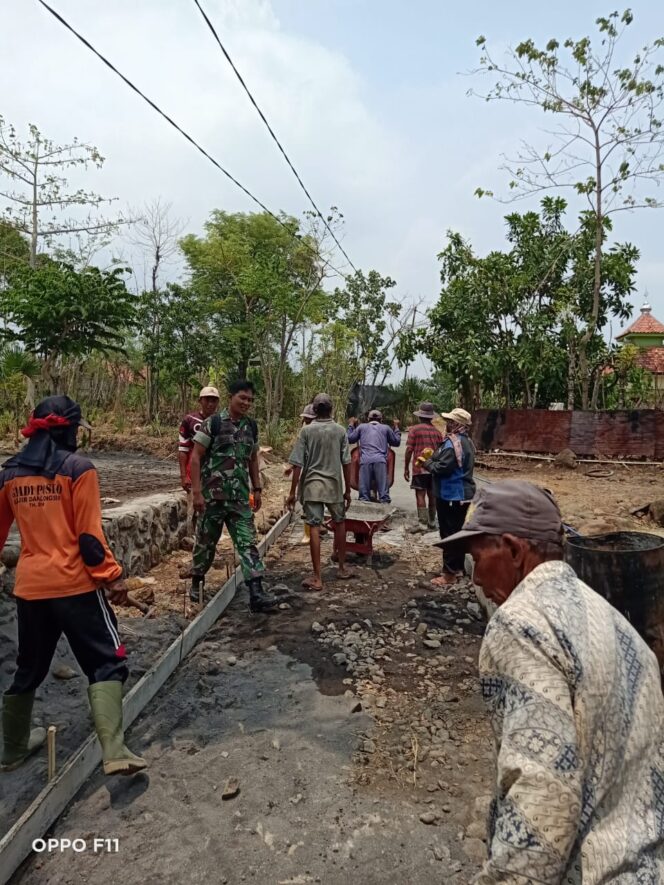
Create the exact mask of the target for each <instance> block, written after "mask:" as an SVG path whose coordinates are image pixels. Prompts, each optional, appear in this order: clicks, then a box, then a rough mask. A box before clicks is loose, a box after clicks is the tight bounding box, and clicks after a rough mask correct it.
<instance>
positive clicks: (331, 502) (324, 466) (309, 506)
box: [288, 393, 352, 590]
mask: <svg viewBox="0 0 664 885" xmlns="http://www.w3.org/2000/svg"><path fill="white" fill-rule="evenodd" d="M312 405H313V410H314V413H315V415H316V418H315V420H314V421H312V422H311V424H309V425H308V426H306V427H303V428H302V430H301V431H300V435H299V436H298V438H297V442H296V443H295V447H294V449H293V451H292V453H291V456H290V458H289V459H288V460H289V462H290V464H291V465H292V467H293V475H292V479H291V490H290V495H289V497H288V506H289V507H290V509H291V510H292V509H293V508H294V507H295V501H296V497H297V492H298V487H299V498H300V501H301V502H302V506H303V508H304V521H305V523H306V524H307V525H308V526H309V545H310V549H311V563H312V565H313V572H314V573H313V575H312V576H311V577H310V578H305V580H304V581H302V586H303V587H304V589H305V590H322V589H323V580H322V577H321V565H320V527H321V525H322V523H323V518H324V516H325V508H326V507H327V509H328V511H329V513H330V516H331V517H332V521H333V522H334V546H335V550H336V553H337V556H338V559H339V572H338V577H339V578H342V579H347V578H350V577H351V576H352V575H351V573H350V572H349V571H348V570H347V569H346V522H345V519H346V510H347V509H348V507H349V505H350V449H349V447H348V440H347V438H346V432H345V431H344V429H343V427H341V425H340V424H337V423H336V422H335V421H333V420H332V400H331V399H330V397H329V396H328V395H327V394H326V393H319V394H318V395H317V396H316V397H315V398H314V401H313V403H312Z"/></svg>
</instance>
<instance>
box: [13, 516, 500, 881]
mask: <svg viewBox="0 0 664 885" xmlns="http://www.w3.org/2000/svg"><path fill="white" fill-rule="evenodd" d="M397 528H398V527H397ZM398 534H399V532H398V530H397V532H396V535H398ZM299 535H300V531H299V528H297V527H296V528H295V529H294V531H293V532H292V533H290V532H289V533H287V534H286V536H285V537H284V539H283V542H282V543H281V544H280V545H279V549H277V550H275V551H274V552H273V554H272V555H271V557H270V562H269V573H270V581H271V583H272V585H273V586H276V590H277V592H278V593H280V594H281V595H282V598H283V599H284V603H283V605H284V608H283V609H281V610H280V611H279V612H278V613H277V614H274V615H272V616H254V617H251V616H250V615H249V614H248V612H247V609H246V600H245V599H244V597H243V596H241V597H239V598H237V599H236V600H235V601H234V603H233V604H232V606H231V608H230V609H229V610H228V613H227V615H226V616H225V617H224V618H222V619H221V620H220V621H219V623H218V624H217V625H216V627H215V628H214V630H213V631H212V632H211V633H210V634H208V637H206V640H205V641H204V642H203V643H202V644H201V645H200V646H199V647H198V648H197V649H196V651H195V652H194V653H193V655H192V656H191V657H190V659H188V660H187V661H186V663H185V664H184V665H183V666H182V668H181V669H180V670H179V671H177V673H176V674H175V675H174V677H173V678H172V679H171V680H170V681H169V683H168V684H167V686H166V687H165V688H164V690H163V691H162V692H161V693H160V694H159V696H158V697H157V698H156V699H155V701H154V702H153V703H152V704H151V705H150V707H149V708H148V709H147V710H146V711H145V713H144V715H143V716H141V718H140V719H139V720H138V722H137V724H136V725H135V727H134V728H132V729H131V732H130V734H129V742H130V743H131V745H132V747H133V748H134V749H135V750H137V751H139V752H141V753H144V755H145V756H146V758H147V759H148V760H149V762H150V769H149V772H148V774H147V775H145V776H144V777H141V776H137V777H136V778H134V779H133V780H130V781H124V782H123V781H115V782H113V781H110V780H105V779H103V777H102V776H101V775H98V776H96V777H94V778H93V779H92V780H91V781H90V782H89V783H88V785H87V786H86V787H85V788H84V790H83V791H82V792H81V794H80V795H79V797H78V798H77V800H76V801H75V802H74V803H73V805H72V806H71V808H70V810H69V811H68V812H67V814H66V816H65V817H63V818H62V819H61V820H60V821H58V823H57V825H56V826H55V828H54V835H55V836H56V837H67V838H74V837H78V838H86V839H88V840H92V839H93V838H94V837H103V838H112V839H118V845H119V848H118V852H117V853H108V854H107V853H103V854H101V853H96V854H95V853H93V852H91V851H90V852H82V853H77V854H73V853H69V854H64V855H60V854H53V855H50V856H44V855H42V856H40V857H35V858H33V860H32V861H31V862H30V863H29V864H28V865H27V866H26V868H25V869H24V870H23V871H22V872H21V874H19V875H17V876H16V877H15V879H14V882H15V883H19V882H20V883H21V885H28V883H30V885H32V883H35V885H36V883H40V885H41V883H43V882H49V883H50V885H65V883H72V885H73V883H77V885H78V883H79V882H88V883H92V885H96V883H102V882H107V881H108V880H109V879H112V878H118V877H119V878H122V880H123V881H124V882H128V883H134V882H135V883H139V882H141V883H143V882H146V883H153V882H154V883H157V882H163V881H169V882H192V883H195V882H209V881H215V882H220V883H229V885H235V883H243V882H247V881H254V882H257V883H265V885H277V883H290V885H299V883H308V882H325V883H331V885H342V883H343V885H345V883H348V882H350V881H356V880H361V881H362V882H364V883H367V885H373V883H376V885H378V883H386V885H387V883H394V882H409V883H414V885H420V883H421V885H424V883H430V882H432V881H444V882H446V883H448V885H466V883H467V882H468V881H469V880H470V878H472V873H473V872H474V871H475V870H476V869H477V868H478V866H479V863H480V861H481V857H482V854H483V852H484V845H483V842H482V841H481V835H482V834H483V832H484V824H483V818H484V812H485V805H486V802H485V798H484V797H486V795H487V794H488V791H489V783H490V780H489V778H490V764H491V763H490V758H488V754H487V753H486V748H487V746H488V741H489V737H488V733H487V728H486V724H485V722H484V715H483V711H482V706H481V699H480V697H479V693H478V688H477V683H476V679H475V677H474V675H473V671H474V662H475V660H476V656H477V650H478V647H479V640H480V635H481V633H482V624H481V622H480V621H479V620H477V614H476V613H473V614H471V613H470V610H469V608H468V606H469V604H470V605H471V607H472V603H469V600H471V596H470V595H469V593H468V591H467V590H461V591H460V592H459V593H458V594H457V595H455V596H454V597H452V596H443V595H441V594H432V593H431V592H430V590H429V587H428V584H427V583H426V574H427V573H431V572H432V571H433V570H434V568H435V565H436V563H437V555H434V556H433V557H431V554H429V553H427V552H426V551H416V550H415V549H414V548H411V549H409V550H405V551H404V549H403V547H402V546H401V547H400V546H392V545H391V544H390V545H388V544H387V542H386V543H382V542H380V546H381V554H380V556H379V557H377V560H376V563H375V565H374V568H371V569H369V568H363V567H361V566H357V568H358V572H357V580H356V581H354V582H352V583H351V584H347V583H344V582H337V581H334V580H333V578H334V571H333V570H331V569H328V570H327V571H326V572H325V575H324V577H325V579H326V590H325V592H324V593H322V594H315V595H314V594H303V593H302V592H301V590H300V586H299V583H300V580H301V577H302V574H303V572H304V571H305V568H306V559H307V556H308V553H307V551H306V550H304V549H303V548H302V547H301V546H300V545H299V544H298V543H297V540H298V538H299ZM386 537H387V536H386ZM409 537H410V536H409ZM392 540H395V536H394V535H393V537H392ZM326 544H327V548H326V553H327V554H329V553H330V552H331V551H330V549H329V546H330V544H329V541H328V542H326ZM427 557H431V558H430V561H429V560H428V559H427ZM425 570H426V572H425ZM231 777H235V778H238V780H239V786H240V792H239V795H237V796H236V797H235V798H233V799H229V800H228V801H223V800H222V798H221V794H222V793H223V790H224V786H225V784H226V782H227V780H228V779H229V778H231Z"/></svg>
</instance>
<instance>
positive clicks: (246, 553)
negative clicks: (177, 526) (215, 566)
mask: <svg viewBox="0 0 664 885" xmlns="http://www.w3.org/2000/svg"><path fill="white" fill-rule="evenodd" d="M224 525H226V528H227V529H228V534H229V535H230V536H231V540H232V541H233V545H234V547H235V549H236V551H237V555H238V556H239V558H240V567H241V568H242V575H243V577H244V580H245V581H249V580H251V578H260V577H261V576H262V574H263V571H264V566H263V560H262V559H261V557H260V553H259V552H258V547H257V546H256V526H255V525H254V515H253V513H252V512H251V508H250V507H249V504H248V503H247V504H245V503H244V502H243V501H206V503H205V511H204V512H203V514H202V515H199V517H198V521H197V524H196V543H195V545H194V554H193V568H192V575H194V576H200V577H203V576H204V575H206V574H207V573H208V571H209V570H210V567H211V565H212V563H213V562H214V557H215V552H216V549H217V543H218V541H219V538H220V537H221V533H222V531H223V528H224Z"/></svg>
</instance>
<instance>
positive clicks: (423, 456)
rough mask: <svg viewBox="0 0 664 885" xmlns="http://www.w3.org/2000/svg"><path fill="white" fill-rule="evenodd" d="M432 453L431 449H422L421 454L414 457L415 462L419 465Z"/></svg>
mask: <svg viewBox="0 0 664 885" xmlns="http://www.w3.org/2000/svg"><path fill="white" fill-rule="evenodd" d="M432 455H433V449H422V454H421V455H419V456H418V457H417V458H416V459H415V463H416V464H418V465H419V466H420V467H421V466H422V465H423V464H424V462H425V461H428V460H429V458H430V457H431V456H432Z"/></svg>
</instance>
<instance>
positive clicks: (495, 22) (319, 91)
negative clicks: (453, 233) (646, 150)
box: [0, 0, 664, 320]
mask: <svg viewBox="0 0 664 885" xmlns="http://www.w3.org/2000/svg"><path fill="white" fill-rule="evenodd" d="M51 2H52V5H53V6H54V7H55V8H56V9H57V10H58V11H59V12H61V13H62V15H63V16H65V17H66V18H67V19H69V20H70V22H71V23H72V24H73V25H74V26H75V27H77V28H78V29H79V30H80V31H81V32H82V33H83V34H84V35H85V36H86V37H88V38H89V39H90V40H91V42H92V43H94V44H95V45H96V46H97V47H98V48H99V49H100V51H102V52H103V53H104V54H106V55H107V56H108V57H109V58H110V60H111V61H113V62H114V63H115V64H116V66H117V67H119V68H120V69H121V70H122V71H123V72H125V73H126V74H127V76H129V77H130V78H131V79H133V80H134V81H135V82H136V84H137V85H139V86H140V87H141V88H142V89H143V90H144V91H145V92H147V94H148V95H150V96H151V97H152V98H154V100H155V101H156V102H157V103H158V104H160V105H161V106H162V107H163V108H164V110H165V111H167V112H168V113H169V114H171V115H172V116H173V117H174V118H175V119H176V120H177V121H178V122H179V123H180V124H181V125H182V126H183V128H185V129H187V130H188V131H190V132H191V134H192V135H193V136H194V137H195V138H196V139H198V140H199V141H200V142H201V143H202V144H203V145H204V147H206V148H207V149H208V150H209V151H210V153H212V154H213V155H214V156H215V157H216V158H217V159H218V160H219V161H220V162H221V163H222V164H223V165H225V166H226V167H227V168H228V169H229V170H230V171H231V172H232V173H233V174H234V175H235V176H236V177H237V178H239V179H240V181H242V182H243V184H245V185H246V186H247V187H248V188H249V189H250V190H252V191H253V192H254V193H255V194H256V195H257V196H259V197H260V198H261V200H263V201H264V202H265V203H266V204H267V205H268V206H269V207H270V208H272V209H273V210H274V211H278V210H284V211H286V212H289V213H292V214H294V215H299V214H300V213H301V212H302V211H303V210H304V209H306V208H307V204H306V200H305V198H304V195H303V194H302V192H301V191H300V190H299V188H298V186H297V183H296V181H295V179H294V178H293V177H292V175H291V173H290V171H289V170H288V168H287V166H286V165H285V163H284V161H283V159H282V157H281V156H280V154H279V153H278V152H277V150H276V147H275V146H274V144H273V143H272V142H271V140H270V137H269V135H268V133H267V131H266V130H265V129H264V127H263V125H262V123H261V122H260V120H259V119H258V117H257V115H256V113H255V111H254V109H253V108H252V107H251V105H250V104H249V101H248V99H247V98H246V96H245V94H244V93H243V92H242V90H241V87H240V85H239V83H238V82H237V81H236V80H235V78H234V76H233V74H232V72H231V71H230V68H229V66H228V64H227V62H226V61H225V59H224V58H223V56H222V55H221V52H220V51H219V49H218V47H217V45H216V44H215V43H214V42H213V39H212V37H211V34H210V33H209V31H208V30H207V28H206V27H205V25H204V22H203V20H202V19H201V17H200V14H199V13H198V11H197V9H196V7H195V5H194V3H193V0H113V2H112V3H109V2H107V0H51ZM203 2H204V6H205V8H206V9H207V11H208V14H209V15H210V16H211V18H212V19H213V20H214V23H215V25H217V27H218V29H219V31H220V33H221V36H222V39H223V40H224V41H225V42H226V45H227V48H228V49H229V51H230V53H231V55H232V56H233V57H234V60H235V62H236V64H237V65H238V67H239V69H240V71H241V73H242V74H243V75H244V77H245V79H246V81H247V82H248V84H249V86H250V88H251V89H252V91H253V92H254V94H255V96H256V98H257V100H258V102H259V104H261V105H262V107H263V109H264V111H265V113H266V115H267V116H268V118H269V120H270V121H271V123H272V125H273V128H274V129H275V130H276V132H277V134H278V135H279V137H280V138H281V139H282V141H283V143H284V145H285V147H286V150H287V151H288V152H289V153H290V155H291V158H292V159H293V161H294V163H295V165H296V166H297V168H298V170H299V171H300V173H301V175H302V177H303V179H304V181H305V184H306V185H307V186H308V188H309V189H310V191H311V192H312V194H313V196H314V198H315V199H316V201H317V202H318V204H319V206H321V208H324V207H328V206H330V205H333V204H334V205H336V206H338V207H339V208H340V209H341V210H342V212H343V213H344V215H345V218H346V227H345V231H344V246H345V248H346V250H347V251H348V253H349V255H350V257H351V258H352V260H353V262H354V263H355V264H356V265H357V266H358V267H361V268H364V269H370V268H375V269H377V270H378V271H380V272H381V273H382V274H389V275H390V276H392V277H393V278H394V279H395V280H397V282H398V284H399V290H398V291H399V293H400V294H401V295H402V296H403V297H413V298H420V297H421V298H424V299H425V300H426V301H427V302H428V303H431V302H432V301H433V300H434V299H435V298H436V296H437V294H438V291H439V280H438V266H437V260H436V254H437V253H438V252H439V251H440V250H441V248H442V247H443V245H444V237H445V231H446V230H447V229H448V228H453V229H456V230H459V231H461V232H462V233H463V234H464V236H466V237H468V238H470V240H471V241H472V243H473V245H474V247H475V248H476V250H477V251H478V252H480V253H483V252H485V251H487V250H489V249H492V248H501V247H503V246H504V237H503V233H504V225H503V222H502V217H503V215H504V214H505V212H506V211H508V209H507V208H506V207H505V206H504V205H500V204H498V203H496V202H494V201H491V200H487V199H483V200H481V201H480V200H478V199H477V198H476V197H474V196H473V191H474V190H475V188H476V187H477V186H478V185H482V186H484V187H488V188H492V189H493V190H495V191H496V192H501V191H502V192H505V191H506V185H507V180H508V179H507V174H506V173H504V172H502V171H500V169H499V166H500V155H501V154H502V153H504V152H507V153H509V152H510V151H513V150H514V148H515V147H516V146H517V145H518V141H519V139H520V138H522V137H525V138H526V139H528V140H530V141H533V142H535V143H537V144H542V145H545V144H546V143H547V138H546V136H544V135H543V134H541V132H540V130H539V127H540V126H542V125H543V123H544V122H545V121H544V120H543V119H542V118H540V117H539V116H538V114H537V111H528V112H525V111H524V110H519V109H515V108H512V107H510V106H506V105H494V104H486V103H484V102H482V101H481V100H479V99H476V98H471V97H468V96H467V95H466V93H467V90H468V89H469V88H470V87H471V85H476V86H478V87H480V86H481V80H478V79H477V78H468V77H466V76H462V75H461V74H463V73H464V72H467V71H468V70H470V69H471V68H472V67H473V66H474V65H475V64H476V63H477V60H478V51H477V48H476V46H475V38H476V37H477V36H478V35H479V34H484V35H485V36H486V37H487V38H488V40H489V44H490V45H491V46H492V47H493V50H494V53H497V54H498V55H500V52H501V49H504V48H505V47H506V46H507V45H510V44H512V45H514V44H516V43H517V42H518V41H519V40H520V39H522V38H524V37H528V36H532V37H533V38H535V39H536V40H544V39H547V38H549V37H551V36H556V37H559V38H565V37H566V36H574V37H577V36H580V35H582V34H585V33H589V32H591V31H592V29H593V22H594V19H595V18H596V17H597V15H605V14H608V13H609V12H611V11H612V9H613V6H614V5H615V3H614V2H613V0H611V2H609V0H604V2H599V3H598V2H595V0H583V2H579V0H575V2H571V0H558V2H556V3H554V4H536V3H533V2H532V0H528V2H525V0H524V2H517V0H502V2H500V3H496V2H495V0H483V2H472V0H471V2H467V3H450V2H444V0H410V2H409V3H406V2H405V0H203ZM607 4H608V5H607ZM632 9H633V11H634V13H635V17H636V21H635V23H634V25H633V26H632V28H631V29H630V31H631V34H630V44H632V45H639V44H642V43H643V42H645V41H651V40H652V39H653V38H654V37H656V36H659V34H660V32H661V31H664V21H663V17H662V13H661V0H643V2H639V0H636V2H634V3H633V4H632ZM0 17H1V18H0V71H1V76H0V86H1V87H2V88H1V93H0V94H1V95H2V106H1V107H0V113H2V114H3V116H4V117H5V118H6V119H7V120H8V121H10V122H12V123H13V124H14V125H15V126H16V127H17V128H18V129H19V130H20V131H25V127H26V125H27V124H28V123H29V122H34V123H35V124H37V125H38V126H39V128H40V129H41V130H42V132H43V133H44V134H45V135H47V136H49V137H50V138H52V139H53V140H55V141H60V142H62V141H67V140H70V139H71V138H72V137H74V136H77V137H78V138H79V139H81V140H85V141H89V142H91V143H93V144H95V145H97V146H98V147H99V148H100V150H101V152H102V154H103V155H104V156H105V157H106V164H105V166H104V168H103V170H102V171H101V172H95V173H91V174H90V176H89V177H88V178H87V179H86V184H87V185H88V186H89V187H93V188H94V189H96V190H97V191H99V192H101V193H103V194H105V195H113V196H116V197H119V199H120V201H121V203H122V204H127V203H128V204H132V205H140V204H142V203H144V202H145V201H147V200H151V199H154V198H156V197H161V198H162V199H164V200H166V201H170V202H172V204H173V207H174V212H175V214H176V215H178V216H182V217H184V218H186V219H188V222H189V223H188V229H189V230H192V231H200V230H201V226H202V224H203V222H204V220H205V219H206V217H207V215H208V214H209V212H210V210H212V209H213V208H223V209H226V210H229V211H249V210H252V209H254V208H255V207H254V206H253V205H252V204H251V203H250V201H249V200H248V199H247V198H246V197H245V196H244V195H243V194H242V193H241V192H239V191H238V190H237V189H236V188H235V187H234V186H233V185H232V184H231V183H230V182H228V181H227V180H226V179H225V178H224V177H223V176H222V175H221V174H220V173H219V172H218V171H217V170H215V169H214V167H213V166H212V165H210V164H209V163H208V161H207V160H205V159H204V158H203V157H202V156H200V155H199V154H198V153H197V152H196V151H195V150H194V149H193V148H192V147H191V146H190V145H189V144H188V143H187V142H186V141H185V140H184V139H183V138H182V136H180V135H179V134H178V133H176V132H175V131H174V130H173V129H171V128H170V127H169V126H168V125H167V124H166V123H165V122H164V121H163V120H162V119H160V118H159V117H158V116H157V115H156V114H155V113H154V112H153V111H151V110H150V109H149V108H148V107H147V105H145V104H144V103H143V102H142V101H141V100H140V99H139V98H138V97H137V96H135V95H134V94H132V93H131V92H130V91H129V90H128V88H127V87H126V86H125V85H124V84H123V83H122V82H121V81H120V80H118V79H117V78H116V77H115V75H113V74H112V73H111V72H110V71H108V70H107V69H106V68H105V67H104V66H103V65H102V64H101V63H100V62H99V61H98V60H97V59H96V58H95V57H94V56H93V55H92V54H91V53H90V52H89V51H88V50H87V49H85V48H84V47H83V46H82V45H81V44H80V43H78V42H77V41H76V40H75V39H74V38H73V36H72V35H71V34H70V33H68V32H67V31H66V30H65V29H64V28H63V27H62V26H61V25H60V24H58V23H57V22H56V20H55V19H54V18H53V17H52V16H50V15H49V14H48V13H47V12H46V11H45V10H44V9H43V8H42V7H41V6H40V5H39V4H38V3H37V0H4V2H3V4H2V10H1V12H0ZM520 207H521V208H526V204H520ZM663 212H664V210H659V211H653V210H643V211H641V212H639V213H634V214H632V215H629V214H627V213H620V214H619V216H618V217H617V219H616V228H615V236H616V238H617V239H618V240H630V241H632V242H633V243H635V244H636V245H637V246H638V247H639V248H640V250H641V261H640V263H639V275H638V288H637V292H636V293H635V295H634V299H633V301H634V304H635V308H636V310H635V314H634V315H635V316H636V315H638V308H639V307H640V305H641V304H642V302H643V294H644V292H645V290H646V289H647V290H648V297H649V299H650V301H651V303H652V304H653V308H654V311H655V313H658V314H659V316H660V318H661V319H662V320H664V255H663V254H662V246H661V243H662V235H661V231H662V226H663V225H664V214H663ZM569 222H570V227H572V228H574V227H576V224H575V220H574V219H573V218H572V217H570V218H569ZM342 260H343V259H342V258H341V256H338V262H342Z"/></svg>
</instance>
